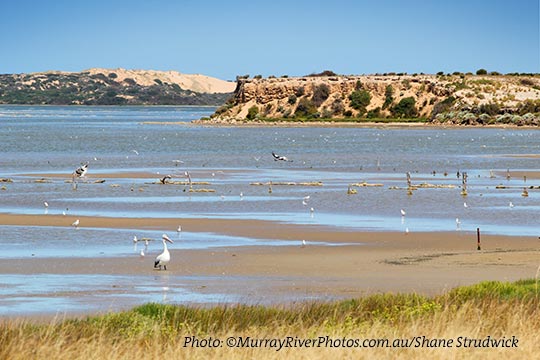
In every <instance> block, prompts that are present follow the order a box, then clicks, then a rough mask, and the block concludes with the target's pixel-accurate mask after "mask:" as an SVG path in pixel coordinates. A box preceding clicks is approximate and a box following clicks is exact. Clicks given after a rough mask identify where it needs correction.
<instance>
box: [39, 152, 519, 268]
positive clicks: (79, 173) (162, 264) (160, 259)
mask: <svg viewBox="0 0 540 360" xmlns="http://www.w3.org/2000/svg"><path fill="white" fill-rule="evenodd" d="M134 152H135V150H134ZM137 154H138V153H137ZM272 156H273V158H274V161H283V162H292V161H293V160H291V159H289V158H287V157H286V156H283V155H278V154H276V153H274V152H272ZM256 160H257V161H259V159H258V158H257V159H256ZM180 162H181V161H180V160H175V164H176V165H178V163H180ZM88 166H89V163H88V162H85V163H82V164H81V166H79V167H78V168H77V169H75V171H74V172H73V174H72V182H73V184H75V185H74V188H75V189H76V186H77V185H76V184H77V182H78V181H79V180H80V179H83V178H84V177H85V176H86V174H87V173H88ZM377 167H378V168H379V167H380V163H379V161H378V160H377ZM490 175H491V177H493V173H492V172H490ZM185 176H186V178H188V180H189V184H191V176H190V174H189V172H187V171H186V172H185ZM212 176H215V174H214V173H212ZM457 176H458V178H459V177H460V174H459V171H458V173H457ZM170 178H171V176H170V175H167V176H165V177H164V178H163V179H161V182H162V183H165V182H166V181H167V180H168V179H170ZM269 192H271V185H270V190H269ZM222 198H223V196H222ZM242 198H243V193H240V199H241V200H242ZM310 198H311V196H310V195H307V196H305V197H303V199H302V205H303V206H306V207H307V206H309V201H310ZM43 204H44V206H45V209H46V211H47V210H48V208H49V204H48V203H47V202H46V201H45V202H44V203H43ZM463 207H464V208H465V209H467V208H468V205H467V203H466V202H464V203H463ZM509 207H510V208H513V207H514V204H513V203H512V202H511V201H510V203H509ZM67 210H69V209H66V210H65V211H63V215H66V211H67ZM309 211H310V214H311V216H312V217H313V213H314V211H315V209H314V208H313V207H310V208H309ZM400 214H401V223H402V224H404V223H405V220H404V219H405V216H406V214H407V213H406V211H405V210H404V209H401V210H400ZM79 225H80V220H79V219H76V220H75V221H74V222H73V223H72V224H71V226H72V227H74V228H75V229H79ZM456 230H458V231H459V230H461V220H460V219H459V218H456ZM181 231H182V227H181V226H180V225H179V226H178V229H177V232H178V233H179V234H180V233H181ZM409 232H410V230H409V228H408V227H406V228H405V234H409ZM161 239H162V243H163V251H162V252H161V253H160V254H159V255H158V256H156V259H155V262H154V268H155V269H159V270H161V269H162V268H163V269H164V270H167V264H168V263H169V262H170V260H171V255H170V252H169V250H168V248H167V242H168V243H170V244H173V243H174V242H173V240H171V239H170V238H169V236H167V234H163V235H162V237H161ZM139 241H144V243H145V248H144V249H142V250H141V251H140V256H141V258H143V257H145V254H146V251H147V249H148V244H149V243H148V241H149V239H148V238H143V239H141V240H139V239H138V238H137V236H134V237H133V242H134V244H135V245H136V244H137V243H138V242H139ZM306 245H307V243H306V241H305V240H302V242H301V246H302V247H305V246H306Z"/></svg>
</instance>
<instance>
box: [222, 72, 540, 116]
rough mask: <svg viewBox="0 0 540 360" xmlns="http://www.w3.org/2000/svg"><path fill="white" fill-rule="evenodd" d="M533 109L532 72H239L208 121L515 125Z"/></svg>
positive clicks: (537, 83)
mask: <svg viewBox="0 0 540 360" xmlns="http://www.w3.org/2000/svg"><path fill="white" fill-rule="evenodd" d="M538 113H540V77H539V76H534V75H527V76H517V75H516V76H513V75H504V76H503V75H484V76H479V75H472V74H469V75H466V74H454V75H366V76H312V77H310V76H306V77H295V78H288V77H287V78H264V79H263V78H255V79H250V78H240V79H238V80H237V85H236V90H235V92H234V97H233V98H232V99H231V100H230V101H229V102H228V103H227V104H226V105H225V106H223V107H221V108H219V109H218V110H217V111H216V113H215V114H214V115H213V116H212V119H213V120H214V121H216V122H219V121H224V122H230V121H238V120H240V121H245V120H257V119H291V118H293V119H299V120H302V119H306V118H309V119H315V118H320V119H341V118H356V117H359V118H387V117H390V118H425V119H426V120H427V121H433V122H453V123H457V124H483V123H493V122H500V121H507V120H508V117H506V118H502V116H503V115H505V114H511V115H512V116H514V118H512V120H511V121H512V122H514V123H517V124H525V123H526V124H534V123H535V121H536V120H538ZM467 114H468V115H467ZM482 114H485V115H487V116H488V118H486V116H483V117H480V116H481V115H482ZM526 114H528V115H527V116H525V115H526ZM515 116H519V117H521V118H516V117H515ZM523 119H525V120H523ZM533 119H536V120H533Z"/></svg>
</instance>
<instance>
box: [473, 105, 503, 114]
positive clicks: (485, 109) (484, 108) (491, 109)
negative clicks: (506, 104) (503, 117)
mask: <svg viewBox="0 0 540 360" xmlns="http://www.w3.org/2000/svg"><path fill="white" fill-rule="evenodd" d="M478 110H479V111H480V113H481V114H488V115H491V116H493V115H497V114H498V113H499V111H500V110H501V109H500V108H499V105H497V104H495V103H489V104H482V105H480V107H479V109H478Z"/></svg>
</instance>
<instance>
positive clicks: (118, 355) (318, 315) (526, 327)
mask: <svg viewBox="0 0 540 360" xmlns="http://www.w3.org/2000/svg"><path fill="white" fill-rule="evenodd" d="M538 305H539V298H538V288H537V284H536V280H534V279H533V280H523V281H518V282H514V283H503V282H495V281H491V282H482V283H479V284H477V285H473V286H466V287H459V288H456V289H453V290H451V291H449V292H448V293H447V294H445V295H441V296H437V297H425V296H421V295H417V294H380V295H372V296H367V297H363V298H359V299H352V300H344V301H336V302H330V303H319V302H312V303H302V304H296V305H292V306H289V307H285V306H282V307H265V306H248V305H233V306H215V307H210V308H205V307H188V306H174V305H160V304H146V305H143V306H140V307H137V308H134V309H132V310H130V311H125V312H119V313H111V314H106V315H100V316H92V317H87V318H84V319H67V320H62V321H53V322H51V323H49V324H34V323H32V322H30V321H24V320H4V321H2V322H1V323H0V359H47V358H50V359H156V358H171V359H182V358H200V359H208V358H216V357H223V358H232V359H240V358H271V359H274V358H276V359H277V358H306V359H307V358H309V359H313V358H315V359H318V358H328V357H338V358H360V357H369V358H389V357H392V358H471V357H475V358H491V357H493V356H495V355H499V356H500V355H503V356H505V357H507V358H534V357H536V351H537V344H538V343H539V341H540V331H539V330H540V311H539V306H538ZM422 335H424V336H426V337H428V338H438V339H441V338H452V339H457V338H458V337H459V336H462V337H463V336H466V337H469V338H477V339H480V338H481V339H484V338H486V336H488V335H489V336H491V337H492V338H493V337H494V338H501V337H503V336H505V337H506V338H511V337H512V336H516V337H517V338H518V339H519V347H518V348H513V349H494V348H456V347H454V348H445V349H441V348H426V347H421V348H401V349H395V348H391V347H382V348H370V349H367V348H361V349H355V348H347V347H337V348H333V347H320V348H283V349H281V350H279V351H276V349H271V348H236V347H233V348H229V347H227V346H226V345H225V344H224V345H223V346H222V347H221V346H220V347H215V348H197V347H190V346H187V347H184V344H185V342H186V338H189V337H192V336H195V337H196V338H197V339H199V340H202V339H210V338H212V339H213V340H214V341H215V340H216V339H218V340H225V339H226V338H227V337H229V336H234V337H239V336H243V337H247V336H250V337H251V338H260V339H272V338H280V339H283V338H286V337H287V336H291V337H298V338H299V339H318V338H319V337H326V336H328V337H329V338H331V339H341V338H344V337H345V338H348V339H349V338H350V339H368V338H373V339H389V341H390V342H392V341H393V339H410V338H411V337H412V336H422Z"/></svg>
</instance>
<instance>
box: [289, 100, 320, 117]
mask: <svg viewBox="0 0 540 360" xmlns="http://www.w3.org/2000/svg"><path fill="white" fill-rule="evenodd" d="M316 113H317V107H316V106H315V104H314V103H313V101H311V100H310V99H307V98H302V99H300V101H299V102H298V106H297V107H296V111H295V113H294V116H296V117H310V116H313V115H315V114H316Z"/></svg>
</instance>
